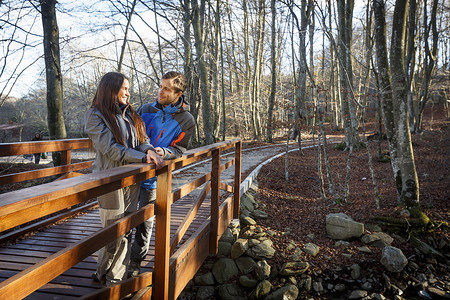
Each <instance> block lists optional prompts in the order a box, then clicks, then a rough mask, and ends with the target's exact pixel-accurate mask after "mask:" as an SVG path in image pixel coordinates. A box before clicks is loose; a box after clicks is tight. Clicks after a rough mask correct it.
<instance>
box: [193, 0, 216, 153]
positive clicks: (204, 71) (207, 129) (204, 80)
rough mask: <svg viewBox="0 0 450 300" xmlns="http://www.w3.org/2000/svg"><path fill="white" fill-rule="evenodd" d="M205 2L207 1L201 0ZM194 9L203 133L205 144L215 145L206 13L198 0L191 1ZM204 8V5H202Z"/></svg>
mask: <svg viewBox="0 0 450 300" xmlns="http://www.w3.org/2000/svg"><path fill="white" fill-rule="evenodd" d="M201 1H202V2H204V1H205V0H201ZM191 5H192V9H193V22H192V26H193V29H194V38H195V49H196V54H197V58H198V72H199V76H200V89H201V95H202V116H203V132H204V134H205V143H206V144H207V145H209V144H212V143H214V139H213V134H212V122H211V109H210V91H209V81H208V68H207V66H206V62H205V60H204V58H203V53H204V41H203V34H202V26H201V24H200V23H201V22H200V16H201V15H204V13H205V12H204V11H200V8H199V6H198V2H197V0H191ZM201 7H202V8H203V7H204V5H203V4H201Z"/></svg>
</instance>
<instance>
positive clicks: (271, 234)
mask: <svg viewBox="0 0 450 300" xmlns="http://www.w3.org/2000/svg"><path fill="white" fill-rule="evenodd" d="M266 233H267V235H269V236H274V235H277V233H276V232H275V231H273V230H270V229H269V230H267V231H266Z"/></svg>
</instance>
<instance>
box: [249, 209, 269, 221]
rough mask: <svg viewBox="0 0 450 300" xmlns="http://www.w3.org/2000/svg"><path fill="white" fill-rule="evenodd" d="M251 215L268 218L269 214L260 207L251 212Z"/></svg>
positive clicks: (257, 217)
mask: <svg viewBox="0 0 450 300" xmlns="http://www.w3.org/2000/svg"><path fill="white" fill-rule="evenodd" d="M250 215H251V216H252V217H254V218H255V219H267V218H268V217H269V215H268V214H267V213H266V212H265V211H262V210H260V209H255V210H254V211H252V212H251V214H250Z"/></svg>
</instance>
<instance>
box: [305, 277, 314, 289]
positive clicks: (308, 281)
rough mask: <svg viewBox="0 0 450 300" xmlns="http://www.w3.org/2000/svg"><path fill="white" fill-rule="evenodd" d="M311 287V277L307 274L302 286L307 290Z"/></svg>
mask: <svg viewBox="0 0 450 300" xmlns="http://www.w3.org/2000/svg"><path fill="white" fill-rule="evenodd" d="M311 287H312V277H311V276H307V277H306V279H305V285H304V288H305V290H307V291H308V292H309V291H310V290H311Z"/></svg>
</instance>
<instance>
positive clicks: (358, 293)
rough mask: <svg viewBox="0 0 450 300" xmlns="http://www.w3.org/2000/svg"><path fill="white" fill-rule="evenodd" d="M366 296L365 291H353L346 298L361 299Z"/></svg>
mask: <svg viewBox="0 0 450 300" xmlns="http://www.w3.org/2000/svg"><path fill="white" fill-rule="evenodd" d="M366 296H367V291H363V290H354V291H352V292H351V293H350V295H349V296H348V299H361V298H364V297H366Z"/></svg>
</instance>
